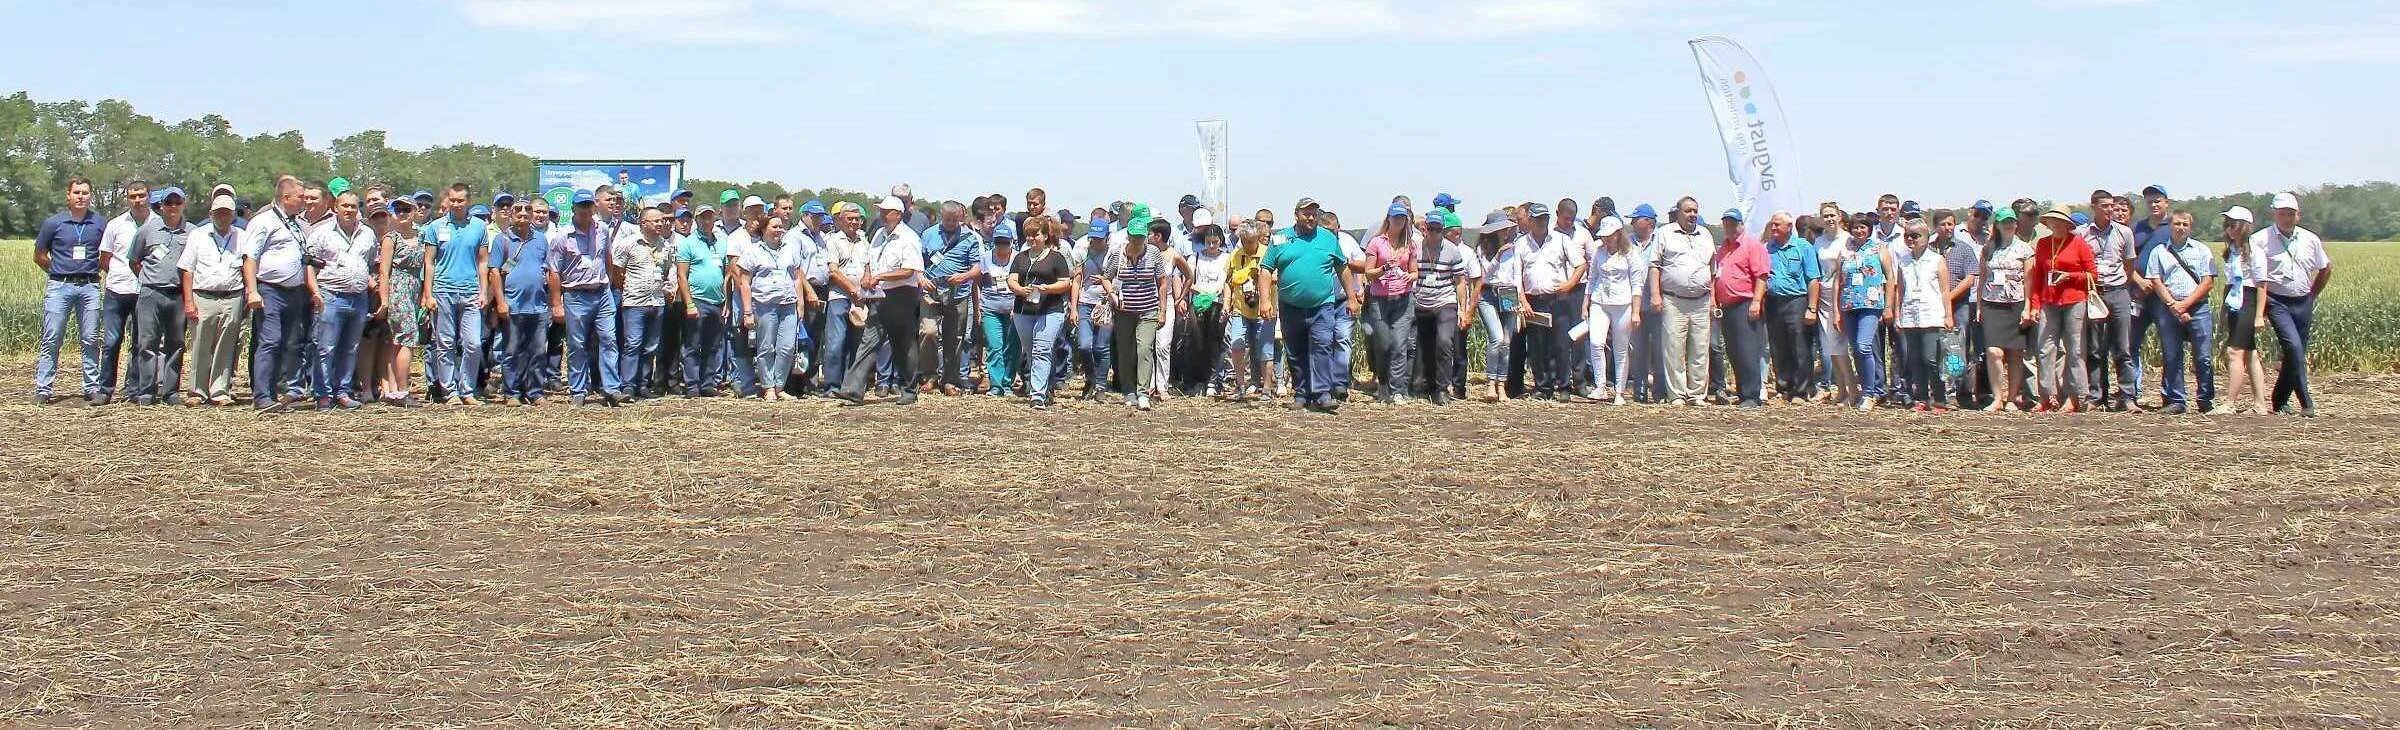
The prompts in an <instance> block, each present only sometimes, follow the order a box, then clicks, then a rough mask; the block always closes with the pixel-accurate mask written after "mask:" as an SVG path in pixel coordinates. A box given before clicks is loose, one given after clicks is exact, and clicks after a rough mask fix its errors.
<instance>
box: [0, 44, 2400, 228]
mask: <svg viewBox="0 0 2400 730" xmlns="http://www.w3.org/2000/svg"><path fill="white" fill-rule="evenodd" d="M1804 5H1814V4H1813V3H1812V4H1800V3H1770V2H1748V1H1746V0H1499V1H1494V2H1474V1H1472V0H1451V1H1449V2H1429V1H1425V0H1315V1H1314V2H1292V1H1291V0H1155V1H1152V2H1129V1H1128V0H877V1H875V2H855V1H852V2H827V1H824V0H679V1H677V2H665V1H650V0H425V1H422V2H402V1H392V2H382V3H318V2H288V3H286V2H187V1H182V0H168V1H166V2H157V1H154V2H146V3H137V2H120V1H116V0H95V1H92V2H80V3H62V2H33V1H30V0H0V6H4V7H6V8H7V10H6V14H7V15H8V16H9V17H13V18H16V19H18V20H19V21H21V22H22V24H23V27H27V28H33V27H43V28H53V29H60V30H59V32H38V33H20V34H19V39H18V40H17V41H13V42H11V43H8V44H0V68H5V69H9V71H6V72H5V78H0V89H26V90H29V91H31V92H32V93H33V95H34V96H35V97H36V98H38V99H42V100H58V99H65V98H80V99H86V100H96V99H101V98H112V97H113V98H122V99H126V100H128V101H131V102H132V103H133V104H134V106H135V108H137V109H139V110H141V111H143V112H145V113H148V114H150V115H152V116H156V117H159V118H162V119H165V120H168V121H175V120H181V119H185V118H189V117H194V116H199V115H201V114H206V113H212V112H213V113H219V114H223V115H225V116H226V117H227V118H229V119H231V120H233V122H234V124H235V126H236V129H238V130H240V131H242V132H244V133H258V132H273V131H281V130H285V129H298V130H300V131H302V132H303V133H305V134H306V135H307V137H308V139H309V142H310V144H311V145H312V146H316V147H319V148H322V147H323V146H324V145H325V144H326V143H327V142H329V141H330V140H332V139H333V138H335V137H338V136H341V135H345V134H349V133H352V132H356V131H359V130H362V129H384V130H388V131H389V132H390V140H391V142H392V144H394V145H395V146H400V147H408V148H422V147H426V146H431V145H438V144H448V143H453V142H462V141H473V142H484V143H496V144H504V145H508V146H511V147H514V148H517V149H519V150H522V151H525V152H527V153H530V154H533V155H536V156H547V157H562V158H570V157H626V158H643V157H653V156H655V157H664V158H683V159H686V160H688V162H689V167H688V171H687V174H689V175H693V176H698V177H709V178H718V179H734V180H747V179H770V178H771V179H775V180H779V181H782V182H785V183H786V184H792V185H802V186H811V187H814V186H826V185H833V186H840V187H844V188H850V189H871V190H882V189H883V188H884V187H886V186H888V185H890V184H891V183H894V182H900V181H906V182H910V183H913V184H914V185H915V186H916V188H917V190H918V192H919V194H920V195H921V196H923V197H928V198H965V197H969V196H972V195H975V194H979V193H985V192H1003V193H1006V194H1008V196H1009V197H1010V198H1011V199H1012V201H1015V202H1022V201H1021V200H1020V199H1019V198H1020V197H1021V194H1022V192H1023V191H1024V190H1025V189H1026V188H1028V187H1032V186H1036V185H1039V186H1043V187H1046V188H1048V189H1049V190H1050V192H1051V200H1052V201H1053V203H1054V204H1059V203H1063V204H1068V205H1072V206H1074V207H1075V208H1077V209H1078V210H1079V211H1081V210H1085V209H1089V208H1091V207H1092V206H1094V205H1096V204H1099V203H1100V202H1102V201H1104V200H1111V199H1116V198H1120V197H1122V198H1130V199H1136V200H1146V201H1151V202H1155V203H1170V202H1172V200H1173V199H1174V198H1175V197H1176V196H1178V195H1180V194H1182V193H1185V192H1193V191H1196V190H1197V189H1198V187H1199V177H1200V173H1199V164H1198V137H1197V135H1196V133H1195V132H1194V130H1193V126H1192V123H1193V122H1194V121H1195V120H1199V119H1211V118H1216V119H1225V120H1228V121H1229V122H1230V124H1231V140H1232V157H1231V164H1230V170H1231V175H1232V192H1233V194H1232V197H1233V199H1234V206H1233V207H1234V208H1235V209H1236V210H1254V209H1256V208H1260V207H1266V208H1273V209H1275V210H1277V211H1279V212H1281V211H1286V210H1288V209H1289V208H1290V207H1291V203H1292V201H1293V200H1294V199H1296V198H1297V197H1299V196H1301V195H1311V196H1315V197H1317V198H1318V199H1320V200H1323V201H1325V203H1326V205H1327V207H1329V208H1331V209H1334V210H1337V211H1341V212H1343V213H1345V218H1346V219H1347V220H1346V221H1345V222H1346V223H1349V224H1350V225H1353V226H1356V225H1363V224H1364V222H1363V221H1364V220H1370V219H1371V216H1373V214H1374V211H1376V210H1377V209H1379V208H1380V207H1381V203H1382V202H1383V201H1385V200H1387V199H1388V198H1389V196H1391V195H1393V194H1396V193H1407V194H1410V195H1412V196H1414V197H1415V198H1416V199H1417V200H1418V201H1420V202H1422V201H1425V200H1427V199H1429V198H1430V197H1431V196H1432V195H1433V193H1435V192H1438V191H1448V192H1452V193H1454V194H1457V195H1458V196H1459V197H1461V198H1463V199H1465V200H1466V201H1467V204H1466V206H1465V207H1467V208H1469V209H1472V210H1476V211H1482V210H1487V209H1489V208H1490V207H1492V206H1495V205H1498V204H1501V203H1503V202H1508V201H1518V200H1527V199H1534V200H1544V201H1550V200H1556V199H1558V198H1560V197H1574V198H1577V199H1579V200H1583V201H1589V200H1591V199H1592V198H1594V197H1596V196H1599V195H1611V196H1614V197H1615V198H1616V199H1617V200H1618V201H1619V202H1620V203H1623V204H1625V205H1626V206H1627V207H1630V206H1631V204H1632V203H1636V202H1657V203H1664V202H1666V201H1669V200H1671V199H1673V198H1675V197H1677V196H1680V195H1683V194H1692V195H1696V196H1698V197H1699V198H1700V199H1701V201H1702V204H1703V206H1704V207H1707V208H1709V209H1711V210H1714V209H1716V208H1718V207H1722V205H1724V204H1726V203H1729V202H1730V201H1731V198H1732V187H1731V184H1730V183H1729V182H1728V181H1727V180H1726V178H1725V162H1724V157H1723V153H1722V151H1721V148H1720V147H1719V143H1718V142H1717V135H1716V132H1715V129H1714V126H1713V123H1712V122H1711V121H1710V118H1709V115H1708V111H1707V107H1706V100H1705V99H1704V98H1703V96H1702V94H1701V91H1700V88H1699V83H1698V79H1697V74H1696V73H1695V71H1694V65H1693V61H1692V58H1691V54H1690V52H1689V51H1688V50H1687V49H1686V47H1685V45H1684V41H1685V40H1687V39H1689V38H1692V37H1696V36H1700V35H1712V34H1713V35H1726V36H1729V37H1732V38H1734V39H1736V40H1739V41H1741V42H1742V43H1743V44H1744V45H1746V46H1748V47H1749V49H1750V50H1751V52H1752V53H1754V54H1755V55H1757V56H1758V57H1759V58H1760V60H1761V62H1762V63H1763V64H1764V65H1765V68H1766V70H1767V73H1768V74H1769V75H1770V77H1771V80H1772V81H1773V83H1774V84H1775V86H1776V88H1777V92H1778V96H1779V97H1780V98H1781V99H1782V101H1783V103H1784V107H1785V114H1786V116H1787V117H1788V118H1789V120H1790V122H1791V124H1792V127H1793V134H1792V136H1793V138H1794V143H1795V146H1796V150H1795V151H1794V152H1792V153H1791V154H1790V155H1788V156H1786V157H1784V158H1783V159H1782V160H1781V161H1780V162H1782V164H1785V165H1787V166H1788V167H1787V169H1788V170H1790V171H1791V173H1792V174H1794V175H1796V176H1797V182H1798V184H1799V185H1801V186H1802V189H1803V192H1804V193H1805V196H1804V197H1805V198H1806V199H1809V200H1817V199H1825V198H1833V199H1837V200H1841V201H1843V202H1845V203H1848V204H1850V205H1852V206H1854V207H1855V206H1856V205H1858V204H1859V203H1861V202H1864V201H1867V200H1870V199H1871V198H1872V197H1873V196H1874V195H1876V194H1878V193H1881V192H1885V191H1892V192H1898V193H1900V194H1901V195H1903V196H1904V197H1909V198H1913V199H1918V200H1923V201H1926V202H1927V203H1929V204H1934V205H1950V204H1963V203H1964V202H1966V201H1970V200H1973V199H1975V198H1979V197H1981V198H1993V199H2001V198H2008V197H2014V196H2018V195H2029V196H2034V197H2046V198H2073V199H2080V198H2081V197H2082V195H2083V194H2084V193H2086V192H2088V191H2090V190H2091V189H2092V188H2094V187H2108V188H2112V189H2119V188H2123V189H2132V188H2138V187H2140V186H2142V185H2145V184H2150V183H2161V184H2164V185H2166V186H2167V187H2168V188H2170V189H2171V190H2173V191H2175V192H2176V193H2177V194H2178V196H2179V197H2180V196H2185V195H2195V194H2216V193H2224V192H2234V191H2251V190H2268V189H2277V188H2285V187H2291V186H2297V185H2306V184H2315V183H2320V182H2356V181H2360V180H2368V179H2390V178H2392V177H2394V176H2395V174H2396V172H2395V171H2400V141H2395V139H2400V136H2396V135H2394V134H2393V133H2392V132H2391V131H2390V130H2391V129H2392V127H2393V124H2392V120H2393V119H2394V118H2395V112H2400V108H2396V106H2400V105H2396V104H2395V102H2394V101H2393V95H2392V94H2390V93H2389V91H2390V90H2391V89H2393V88H2396V86H2395V84H2396V82H2394V81H2393V80H2392V79H2393V78H2394V72H2395V71H2400V5H2395V4H2393V3H2390V2H2354V1H2348V0H2333V1H2317V2H2304V3H2262V2H2223V1H2218V0H2203V1H2191V2H2172V1H2169V0H2031V1H2030V2H2017V3H2008V2H2000V3H1914V2H1862V3H1842V4H1837V5H1833V6H1831V7H1826V8H1815V9H1811V8H1806V7H1801V6H1804ZM77 24H81V25H83V26H84V27H86V28H88V29H89V32H75V33H70V32H66V31H65V30H64V29H66V28H70V27H74V26H75V25H77ZM101 39H108V40H111V41H113V43H111V44H110V45H108V46H106V47H97V46H94V45H93V43H94V42H95V41H98V40H101ZM2377 88H2381V89H2385V90H2386V91H2385V92H2384V93H2381V94H2379V95H2377V94H2362V93H2357V92H2361V91H2368V90H2372V89H2377ZM529 176H530V173H529Z"/></svg>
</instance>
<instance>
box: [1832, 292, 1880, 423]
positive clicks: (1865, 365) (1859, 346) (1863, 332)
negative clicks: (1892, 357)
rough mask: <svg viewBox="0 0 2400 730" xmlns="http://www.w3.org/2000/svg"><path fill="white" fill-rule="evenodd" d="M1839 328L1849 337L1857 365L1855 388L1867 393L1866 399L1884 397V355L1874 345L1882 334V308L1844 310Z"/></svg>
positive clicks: (1851, 357)
mask: <svg viewBox="0 0 2400 730" xmlns="http://www.w3.org/2000/svg"><path fill="white" fill-rule="evenodd" d="M1842 332H1843V333H1844V334H1847V335H1849V337H1850V359H1851V360H1852V361H1853V362H1855V363H1856V367H1857V369H1858V386H1859V391H1858V392H1860V393H1864V394H1866V396H1867V398H1868V399H1869V400H1873V399H1876V398H1881V397H1883V355H1882V352H1881V350H1880V348H1877V347H1876V346H1875V345H1876V343H1877V341H1878V340H1879V339H1880V338H1881V337H1882V335H1883V310H1881V309H1853V310H1850V311H1847V312H1843V313H1842Z"/></svg>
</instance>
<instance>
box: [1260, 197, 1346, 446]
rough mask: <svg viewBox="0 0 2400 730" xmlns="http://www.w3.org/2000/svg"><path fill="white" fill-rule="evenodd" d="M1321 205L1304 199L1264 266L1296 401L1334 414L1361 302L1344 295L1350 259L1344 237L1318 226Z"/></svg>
mask: <svg viewBox="0 0 2400 730" xmlns="http://www.w3.org/2000/svg"><path fill="white" fill-rule="evenodd" d="M1317 213H1318V208H1317V201H1315V200H1313V199H1310V198H1301V199H1300V202H1299V203H1298V204H1297V205H1294V206H1293V207H1292V217H1293V220H1292V227H1291V228H1288V229H1285V230H1283V231H1280V232H1278V233H1276V234H1275V245H1274V246H1272V247H1270V248H1268V249H1267V255H1266V258H1265V259H1264V260H1261V261H1260V262H1259V268H1260V270H1261V271H1260V274H1261V276H1262V277H1263V278H1265V279H1266V280H1267V281H1266V285H1264V286H1261V287H1259V288H1260V289H1262V290H1266V291H1269V292H1272V295H1271V296H1269V297H1267V299H1266V301H1265V302H1263V303H1262V307H1261V308H1262V310H1263V311H1262V312H1261V314H1263V315H1265V316H1266V317H1268V318H1273V319H1277V321H1278V322H1280V324H1281V326H1282V327H1283V344H1284V348H1285V352H1287V353H1290V356H1289V357H1290V360H1291V368H1292V379H1291V380H1292V402H1293V403H1294V404H1295V405H1298V406H1299V407H1301V408H1306V409H1308V410H1311V411H1316V412H1320V413H1332V412H1333V410H1334V408H1335V407H1336V403H1335V401H1334V399H1333V387H1334V381H1335V377H1336V375H1337V373H1336V372H1335V369H1336V367H1337V365H1336V364H1335V363H1336V355H1337V354H1338V350H1339V347H1340V341H1339V340H1338V339H1337V338H1340V337H1342V336H1343V335H1345V334H1346V333H1344V332H1342V331H1341V323H1342V318H1341V314H1342V313H1343V312H1344V311H1345V310H1344V308H1345V307H1348V306H1351V305H1352V304H1355V302H1350V301H1347V299H1348V297H1345V296H1343V293H1345V292H1348V291H1350V289H1351V282H1350V277H1351V272H1350V259H1349V258H1348V257H1347V256H1344V255H1343V254H1342V245H1341V239H1339V238H1336V237H1335V236H1334V233H1333V231H1330V230H1326V229H1324V228H1321V227H1319V226H1318V225H1317Z"/></svg>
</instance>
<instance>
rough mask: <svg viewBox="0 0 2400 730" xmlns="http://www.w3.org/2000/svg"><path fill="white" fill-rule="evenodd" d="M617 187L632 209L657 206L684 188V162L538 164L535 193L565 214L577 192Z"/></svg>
mask: <svg viewBox="0 0 2400 730" xmlns="http://www.w3.org/2000/svg"><path fill="white" fill-rule="evenodd" d="M602 185H615V186H617V189H619V190H623V191H625V203H626V207H627V208H628V209H639V208H641V207H643V206H649V205H656V204H658V203H660V202H663V201H665V200H666V199H667V196H669V195H673V194H674V193H675V191H676V190H678V189H681V188H682V187H683V161H682V160H535V161H534V163H533V186H534V187H533V189H534V190H535V191H536V192H538V193H540V194H541V196H542V197H543V198H544V199H547V200H549V201H550V207H551V208H552V209H555V210H559V211H562V212H563V211H565V210H566V209H567V207H568V205H569V204H570V203H571V202H572V201H573V199H574V196H575V191H577V190H596V189H598V188H599V187H600V186H602Z"/></svg>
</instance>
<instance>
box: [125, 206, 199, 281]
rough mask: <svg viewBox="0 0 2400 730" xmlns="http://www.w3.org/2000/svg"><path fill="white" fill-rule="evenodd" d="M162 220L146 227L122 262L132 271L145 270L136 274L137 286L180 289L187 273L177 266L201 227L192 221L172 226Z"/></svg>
mask: <svg viewBox="0 0 2400 730" xmlns="http://www.w3.org/2000/svg"><path fill="white" fill-rule="evenodd" d="M162 218H163V216H160V217H154V218H152V219H151V222H150V225H147V226H143V227H142V230H141V232H140V233H137V234H135V235H134V237H133V240H132V241H131V242H130V243H128V244H127V246H126V250H125V253H124V254H123V255H122V258H124V259H125V263H126V265H127V266H128V267H132V268H139V269H141V271H140V272H138V273H135V274H134V284H135V285H137V286H153V287H161V288H166V289H180V288H182V287H183V272H182V270H181V269H178V268H177V265H178V264H179V263H180V262H182V261H183V247H184V245H185V244H187V243H190V242H191V237H192V233H193V232H194V231H196V230H198V227H197V226H194V225H192V224H191V222H190V221H185V222H183V223H182V224H181V225H175V226H169V225H167V223H166V221H165V220H162ZM137 264H138V266H136V265H137Z"/></svg>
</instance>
